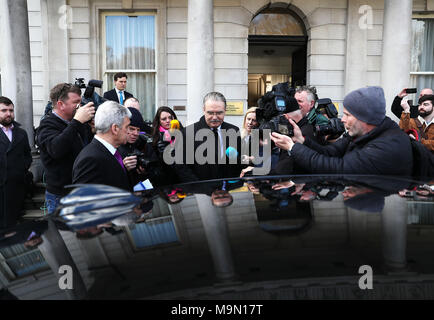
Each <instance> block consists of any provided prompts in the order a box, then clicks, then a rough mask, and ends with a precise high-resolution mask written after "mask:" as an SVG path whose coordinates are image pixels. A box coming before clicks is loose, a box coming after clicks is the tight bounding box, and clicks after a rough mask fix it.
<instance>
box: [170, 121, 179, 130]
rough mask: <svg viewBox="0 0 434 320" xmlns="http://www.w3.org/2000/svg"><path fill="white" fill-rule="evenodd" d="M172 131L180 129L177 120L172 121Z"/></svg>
mask: <svg viewBox="0 0 434 320" xmlns="http://www.w3.org/2000/svg"><path fill="white" fill-rule="evenodd" d="M170 129H179V121H178V120H176V119H174V120H172V121H170Z"/></svg>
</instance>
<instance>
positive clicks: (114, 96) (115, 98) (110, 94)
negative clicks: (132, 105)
mask: <svg viewBox="0 0 434 320" xmlns="http://www.w3.org/2000/svg"><path fill="white" fill-rule="evenodd" d="M132 97H133V95H132V94H131V93H129V92H127V91H124V102H125V100H127V99H128V98H132ZM104 98H105V99H107V100H111V101H116V102H117V103H119V96H118V94H117V93H116V90H115V89H112V90H110V91H106V92H104Z"/></svg>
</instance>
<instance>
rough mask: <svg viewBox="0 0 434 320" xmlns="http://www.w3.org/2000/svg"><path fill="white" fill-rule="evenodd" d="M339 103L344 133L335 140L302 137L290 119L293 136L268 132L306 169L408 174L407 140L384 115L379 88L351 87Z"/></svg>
mask: <svg viewBox="0 0 434 320" xmlns="http://www.w3.org/2000/svg"><path fill="white" fill-rule="evenodd" d="M343 105H344V110H343V113H344V116H343V118H342V123H343V124H344V125H345V128H346V130H347V133H346V134H344V136H343V137H342V138H341V139H339V140H338V141H336V142H335V143H332V144H330V145H327V146H321V145H319V144H317V143H315V142H314V141H313V140H312V139H310V138H308V137H306V138H305V137H303V135H302V134H301V131H300V129H299V128H298V126H297V125H296V124H295V122H294V121H291V120H290V122H291V124H292V125H293V126H294V137H292V139H291V138H289V137H287V136H283V135H280V134H277V133H272V140H273V141H274V142H275V144H276V145H277V146H278V147H279V148H281V149H284V150H288V152H290V153H291V155H292V156H293V158H294V161H295V162H296V163H297V165H300V166H301V167H303V168H304V169H305V170H306V171H308V172H310V173H315V174H318V173H319V174H327V173H330V174H375V175H404V176H410V175H411V173H412V169H413V155H412V149H411V145H410V140H409V139H408V136H407V135H406V134H405V133H404V132H403V131H402V130H400V128H399V127H398V125H397V124H396V123H395V122H394V121H392V120H391V119H390V118H389V117H386V103H385V98H384V91H383V89H382V88H380V87H366V88H361V89H358V90H355V91H352V92H350V93H349V94H348V95H347V96H346V97H345V98H344V102H343Z"/></svg>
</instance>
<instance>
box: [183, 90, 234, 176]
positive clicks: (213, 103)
mask: <svg viewBox="0 0 434 320" xmlns="http://www.w3.org/2000/svg"><path fill="white" fill-rule="evenodd" d="M203 112H204V115H203V116H202V117H201V118H200V120H199V121H198V122H196V123H194V124H192V125H190V126H188V127H186V128H184V129H183V131H182V133H183V143H184V148H183V153H184V154H183V163H182V164H178V163H177V164H175V166H174V167H175V170H176V171H177V173H178V175H179V177H180V179H181V181H183V182H189V181H197V180H209V179H219V178H228V177H239V175H240V172H241V169H242V167H241V165H240V163H241V161H240V156H239V154H240V149H241V147H240V146H241V139H240V135H239V128H238V127H236V126H234V125H232V124H229V123H227V122H224V118H225V113H226V98H225V97H224V96H223V95H222V94H221V93H219V92H210V93H208V94H207V95H206V96H205V97H204V99H203ZM208 130H209V131H208ZM207 131H208V132H207ZM199 132H200V133H199ZM198 133H199V135H201V134H205V136H206V137H207V138H206V140H205V141H204V140H200V141H196V139H195V137H198V136H199V135H198ZM232 136H235V137H236V139H231V138H230V137H232ZM209 139H211V142H212V143H211V144H210V141H209ZM191 140H193V141H194V147H193V148H191V147H190V148H189V143H188V142H187V141H191ZM234 140H235V143H234V142H233V141H234ZM204 143H206V144H207V145H212V146H214V148H215V149H214V150H209V149H206V150H204V152H203V153H201V152H199V157H200V156H202V155H203V157H204V158H205V159H197V157H196V156H195V154H196V150H197V149H198V148H199V147H201V148H204V146H202V145H203V144H204ZM229 147H232V148H233V149H235V150H236V151H235V150H233V151H234V152H233V153H232V152H228V151H229V150H228V148H229ZM189 149H192V150H189ZM175 150H176V148H175ZM208 151H211V152H210V154H208ZM212 151H214V152H212ZM190 156H193V157H194V159H190V160H189V159H188V158H189V157H190ZM231 159H232V160H231ZM191 160H192V162H193V163H192V164H189V163H191ZM203 160H205V161H203ZM233 162H235V163H233Z"/></svg>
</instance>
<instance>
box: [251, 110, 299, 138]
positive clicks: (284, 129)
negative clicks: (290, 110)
mask: <svg viewBox="0 0 434 320" xmlns="http://www.w3.org/2000/svg"><path fill="white" fill-rule="evenodd" d="M259 129H260V130H264V129H270V130H271V132H277V133H280V134H283V135H286V136H289V137H292V136H294V127H293V126H292V124H291V123H290V122H289V121H288V119H286V117H285V116H284V115H279V116H276V117H273V118H271V120H270V121H267V122H264V123H262V124H261V125H260V126H259Z"/></svg>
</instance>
